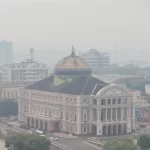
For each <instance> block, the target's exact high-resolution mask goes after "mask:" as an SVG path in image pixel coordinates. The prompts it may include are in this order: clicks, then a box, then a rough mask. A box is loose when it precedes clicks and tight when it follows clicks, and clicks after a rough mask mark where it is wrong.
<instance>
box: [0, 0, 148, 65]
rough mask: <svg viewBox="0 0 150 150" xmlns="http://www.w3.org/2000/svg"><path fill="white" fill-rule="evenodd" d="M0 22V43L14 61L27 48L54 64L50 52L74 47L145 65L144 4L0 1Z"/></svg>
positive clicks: (127, 0)
mask: <svg viewBox="0 0 150 150" xmlns="http://www.w3.org/2000/svg"><path fill="white" fill-rule="evenodd" d="M0 18H1V21H0V33H1V34H0V40H7V41H12V42H13V43H14V52H15V56H16V59H18V56H19V55H22V54H24V53H26V54H27V53H28V50H29V48H32V47H33V48H35V50H36V51H37V52H36V53H37V55H39V54H38V53H42V51H46V50H47V51H46V53H47V55H50V59H57V53H56V54H54V53H52V52H53V51H59V52H60V51H61V53H62V55H63V53H65V52H66V54H67V53H69V50H70V49H71V45H72V44H74V46H75V49H76V51H77V52H83V51H86V50H87V51H88V50H89V49H90V48H95V49H98V50H99V51H104V52H109V53H112V54H113V53H115V52H116V49H117V47H118V51H119V53H120V54H121V53H123V51H126V52H125V53H130V52H131V50H132V52H133V51H134V52H133V53H137V54H133V55H139V56H134V57H135V58H136V59H139V57H140V56H142V57H143V58H142V59H143V60H144V59H146V60H149V58H147V57H148V56H147V55H150V42H149V40H150V19H149V18H150V1H149V0H76V1H75V0H1V1H0ZM139 53H140V54H139ZM112 54H111V55H112ZM17 55H18V56H17ZM47 55H46V57H47ZM113 55H114V54H113ZM127 55H129V54H127ZM127 57H128V56H127ZM134 57H133V59H134ZM37 58H38V56H37ZM114 58H115V57H114ZM19 59H20V58H19ZM21 59H22V57H21ZM40 59H41V61H45V59H43V58H40ZM46 59H47V61H48V58H46ZM47 61H46V62H47Z"/></svg>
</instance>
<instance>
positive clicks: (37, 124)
mask: <svg viewBox="0 0 150 150" xmlns="http://www.w3.org/2000/svg"><path fill="white" fill-rule="evenodd" d="M36 128H37V129H38V128H39V122H38V120H36Z"/></svg>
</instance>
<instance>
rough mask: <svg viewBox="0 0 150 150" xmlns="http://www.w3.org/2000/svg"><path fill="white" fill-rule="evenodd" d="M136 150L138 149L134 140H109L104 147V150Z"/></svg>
mask: <svg viewBox="0 0 150 150" xmlns="http://www.w3.org/2000/svg"><path fill="white" fill-rule="evenodd" d="M136 149H137V147H136V145H135V144H134V141H133V139H131V138H126V139H116V140H109V141H108V142H107V143H106V144H105V146H104V150H136Z"/></svg>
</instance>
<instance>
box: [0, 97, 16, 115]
mask: <svg viewBox="0 0 150 150" xmlns="http://www.w3.org/2000/svg"><path fill="white" fill-rule="evenodd" d="M10 115H14V116H16V115H18V102H17V101H16V100H14V99H1V100H0V116H5V117H7V116H10Z"/></svg>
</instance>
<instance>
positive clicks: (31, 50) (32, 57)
mask: <svg viewBox="0 0 150 150" xmlns="http://www.w3.org/2000/svg"><path fill="white" fill-rule="evenodd" d="M30 54H31V61H32V62H34V48H30Z"/></svg>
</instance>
